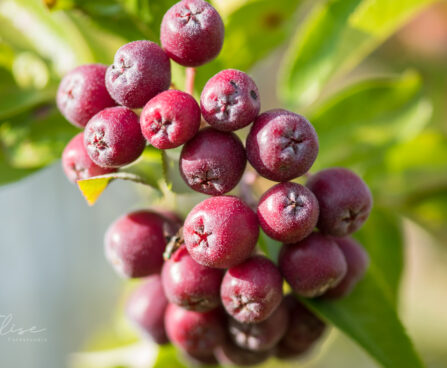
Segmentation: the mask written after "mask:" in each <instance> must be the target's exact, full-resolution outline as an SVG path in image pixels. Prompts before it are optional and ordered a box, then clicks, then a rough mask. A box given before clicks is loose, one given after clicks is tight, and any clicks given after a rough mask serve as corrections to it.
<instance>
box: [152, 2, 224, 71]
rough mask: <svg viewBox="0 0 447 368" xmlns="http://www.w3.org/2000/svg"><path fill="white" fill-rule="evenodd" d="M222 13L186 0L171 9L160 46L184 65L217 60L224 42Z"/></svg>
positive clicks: (195, 64)
mask: <svg viewBox="0 0 447 368" xmlns="http://www.w3.org/2000/svg"><path fill="white" fill-rule="evenodd" d="M224 33H225V30H224V25H223V22H222V19H221V17H220V15H219V13H218V12H217V11H216V9H214V8H213V7H212V6H211V5H210V4H209V3H207V2H206V1H203V0H183V1H180V2H178V3H177V4H175V5H174V6H172V8H170V9H169V10H168V11H167V12H166V14H165V15H164V17H163V21H162V23H161V35H160V39H161V45H162V46H163V49H164V50H165V52H166V53H167V54H168V56H169V57H170V58H171V59H172V60H174V61H175V62H176V63H178V64H180V65H184V66H199V65H203V64H205V63H207V62H209V61H211V60H212V59H214V58H215V57H216V56H217V55H218V54H219V52H220V50H221V48H222V45H223V39H224Z"/></svg>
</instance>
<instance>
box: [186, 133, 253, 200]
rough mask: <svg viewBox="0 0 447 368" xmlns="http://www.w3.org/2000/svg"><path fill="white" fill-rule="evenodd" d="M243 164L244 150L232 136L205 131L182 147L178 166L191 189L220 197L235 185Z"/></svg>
mask: <svg viewBox="0 0 447 368" xmlns="http://www.w3.org/2000/svg"><path fill="white" fill-rule="evenodd" d="M246 163H247V159H246V156H245V149H244V146H243V145H242V142H241V141H240V139H239V138H238V137H237V136H236V135H235V134H234V133H231V132H228V133H227V132H220V131H217V130H215V129H212V128H205V129H203V130H201V131H200V132H199V133H198V134H197V135H196V136H195V137H194V138H193V139H191V140H190V141H189V142H188V143H186V144H185V146H184V147H183V149H182V153H181V156H180V162H179V166H180V174H181V175H182V177H183V180H185V182H186V184H188V186H190V187H191V188H192V189H194V190H195V191H197V192H200V193H204V194H208V195H222V194H225V193H227V192H229V191H230V190H232V189H233V188H234V187H235V186H236V185H237V184H238V183H239V181H240V179H241V177H242V174H243V173H244V170H245V166H246Z"/></svg>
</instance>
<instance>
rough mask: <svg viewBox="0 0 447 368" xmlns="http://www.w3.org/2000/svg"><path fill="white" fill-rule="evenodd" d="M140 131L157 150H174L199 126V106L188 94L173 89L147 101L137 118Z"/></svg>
mask: <svg viewBox="0 0 447 368" xmlns="http://www.w3.org/2000/svg"><path fill="white" fill-rule="evenodd" d="M140 123H141V130H142V132H143V135H144V136H145V137H146V139H147V140H148V142H149V143H150V144H151V145H153V146H154V147H156V148H159V149H169V148H175V147H178V146H180V145H182V144H183V143H185V142H187V141H188V140H190V139H191V138H192V137H194V135H195V134H196V133H197V131H198V130H199V127H200V107H199V105H198V104H197V102H196V100H195V99H194V98H193V97H192V96H191V95H189V94H188V93H185V92H181V91H177V90H174V89H171V90H168V91H164V92H162V93H160V94H158V95H157V96H155V97H154V98H153V99H151V100H150V101H149V102H148V103H147V104H146V106H145V107H144V109H143V112H142V113H141V116H140Z"/></svg>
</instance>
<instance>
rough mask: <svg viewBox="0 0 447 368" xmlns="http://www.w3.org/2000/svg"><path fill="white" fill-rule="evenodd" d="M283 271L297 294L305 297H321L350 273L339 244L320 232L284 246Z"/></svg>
mask: <svg viewBox="0 0 447 368" xmlns="http://www.w3.org/2000/svg"><path fill="white" fill-rule="evenodd" d="M279 268H280V270H281V273H282V275H283V276H284V278H285V279H286V280H287V282H288V283H289V284H290V286H291V287H292V289H293V291H295V292H296V293H297V294H298V295H300V296H303V297H305V298H314V297H317V296H320V295H322V294H324V293H325V292H326V291H327V290H329V289H330V288H333V287H335V286H336V285H337V284H338V283H339V282H340V281H341V280H342V279H343V277H344V276H345V275H346V271H347V265H346V260H345V257H344V256H343V252H342V251H341V250H340V248H339V247H338V246H337V244H336V243H335V241H333V240H332V239H331V238H328V237H325V236H324V235H321V234H320V233H312V234H311V235H309V236H308V237H307V238H305V239H304V240H302V241H300V242H298V243H295V244H286V245H283V247H282V249H281V252H280V255H279Z"/></svg>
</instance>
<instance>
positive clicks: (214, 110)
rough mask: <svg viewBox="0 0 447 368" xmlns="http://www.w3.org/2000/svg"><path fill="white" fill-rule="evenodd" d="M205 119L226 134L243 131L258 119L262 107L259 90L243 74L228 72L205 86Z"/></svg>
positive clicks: (202, 96)
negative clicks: (226, 132) (242, 129)
mask: <svg viewBox="0 0 447 368" xmlns="http://www.w3.org/2000/svg"><path fill="white" fill-rule="evenodd" d="M200 106H201V109H202V115H203V117H204V119H205V120H206V121H207V122H208V123H209V124H210V125H211V126H212V127H214V128H216V129H219V130H223V131H233V130H238V129H241V128H243V127H245V126H247V125H248V124H250V123H251V122H253V121H254V120H255V119H256V116H258V114H259V110H260V108H261V100H260V98H259V92H258V87H256V84H255V82H254V81H253V80H252V79H251V78H250V77H249V76H248V75H247V74H245V73H244V72H241V71H240V70H236V69H226V70H222V71H221V72H219V73H217V74H216V75H215V76H214V77H212V78H211V79H210V80H209V81H208V82H207V83H206V85H205V87H204V89H203V91H202V95H201V97H200Z"/></svg>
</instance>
